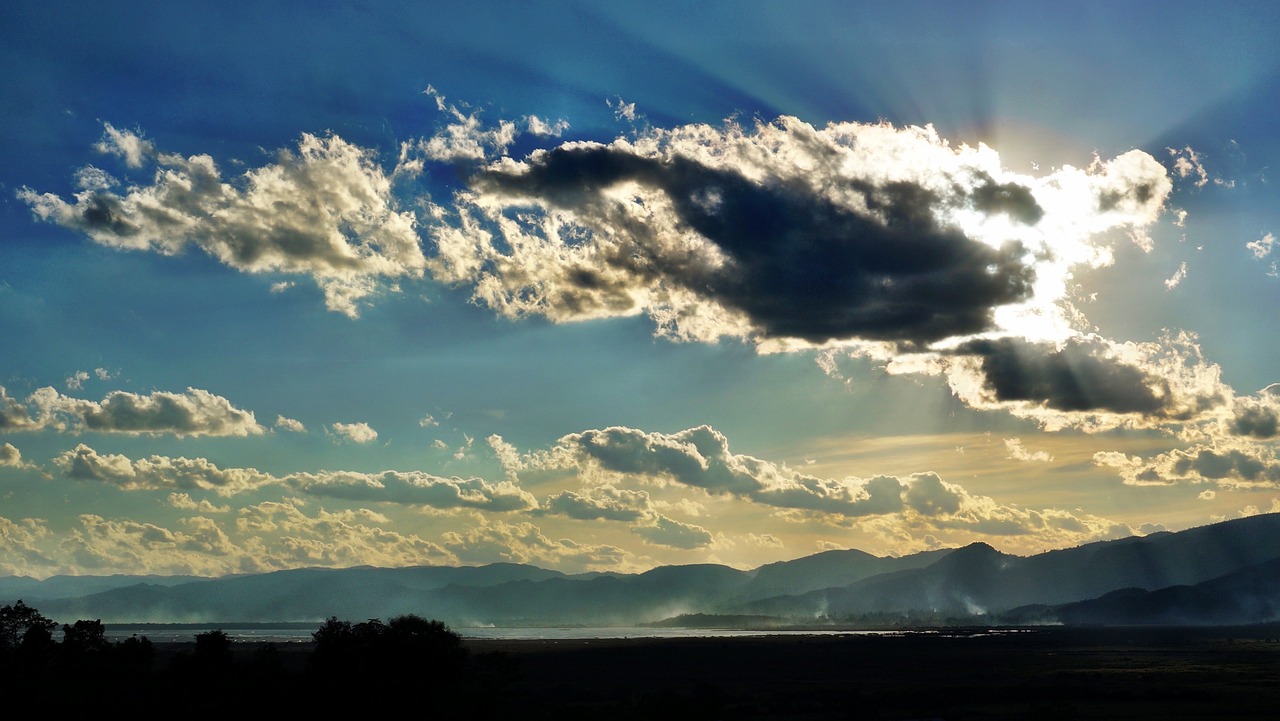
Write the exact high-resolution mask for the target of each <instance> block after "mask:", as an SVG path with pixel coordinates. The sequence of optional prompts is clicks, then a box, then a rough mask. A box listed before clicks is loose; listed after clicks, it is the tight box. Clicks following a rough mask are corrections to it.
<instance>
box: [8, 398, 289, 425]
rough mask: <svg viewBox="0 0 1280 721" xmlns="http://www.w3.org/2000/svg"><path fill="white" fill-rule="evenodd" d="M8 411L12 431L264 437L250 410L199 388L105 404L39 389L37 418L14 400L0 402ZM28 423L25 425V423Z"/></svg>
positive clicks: (33, 401)
mask: <svg viewBox="0 0 1280 721" xmlns="http://www.w3.org/2000/svg"><path fill="white" fill-rule="evenodd" d="M0 403H3V404H4V405H3V406H0V407H2V408H4V409H5V410H4V411H0V418H3V417H6V416H8V415H12V416H13V419H16V423H15V422H14V421H13V420H11V421H10V425H9V426H8V427H10V428H18V429H21V428H24V427H26V428H33V429H34V428H55V429H57V430H62V431H65V430H70V431H73V432H80V431H96V432H100V433H128V434H162V433H172V434H174V435H177V436H247V435H260V434H262V433H264V432H266V431H265V429H264V428H263V427H262V426H260V425H258V422H257V420H256V419H255V418H254V415H253V412H252V411H245V410H241V409H239V408H236V407H235V406H233V405H231V402H230V401H228V400H227V399H226V398H223V397H222V396H218V395H214V394H213V393H210V392H209V391H205V390H200V389H198V388H188V389H187V391H186V392H185V393H170V392H166V391H154V392H152V393H149V394H147V395H140V394H137V393H129V392H126V391H113V392H111V393H108V394H107V395H106V397H105V398H103V399H102V400H101V401H90V400H83V399H79V398H72V397H70V396H64V395H62V394H61V393H59V392H58V391H57V390H56V389H54V388H52V387H45V388H40V389H38V390H36V391H35V392H34V393H32V394H31V396H30V397H28V399H27V403H28V404H29V405H30V406H31V407H33V408H34V409H35V411H36V414H35V419H34V420H32V418H31V416H30V415H29V414H28V413H27V411H26V409H25V408H22V407H21V406H18V405H17V404H16V402H14V401H13V400H12V399H9V398H5V397H0ZM24 419H25V420H24Z"/></svg>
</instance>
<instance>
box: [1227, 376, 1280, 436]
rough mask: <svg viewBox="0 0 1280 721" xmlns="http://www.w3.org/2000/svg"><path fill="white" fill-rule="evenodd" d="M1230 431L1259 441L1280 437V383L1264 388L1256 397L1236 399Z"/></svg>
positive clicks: (1229, 425) (1229, 424)
mask: <svg viewBox="0 0 1280 721" xmlns="http://www.w3.org/2000/svg"><path fill="white" fill-rule="evenodd" d="M1228 430H1229V432H1230V433H1232V434H1234V435H1238V436H1245V437H1248V438H1255V439H1258V440H1267V439H1271V438H1275V437H1276V436H1278V435H1280V383H1276V384H1272V385H1269V386H1267V387H1266V388H1263V389H1262V390H1261V391H1259V392H1258V394H1257V396H1256V397H1241V398H1236V399H1235V402H1234V404H1233V407H1232V410H1231V419H1230V421H1228Z"/></svg>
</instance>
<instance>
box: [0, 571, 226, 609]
mask: <svg viewBox="0 0 1280 721" xmlns="http://www.w3.org/2000/svg"><path fill="white" fill-rule="evenodd" d="M198 580H202V579H201V578H200V577H199V576H125V575H114V576H50V577H48V578H46V579H43V580H41V579H36V578H31V577H29V576H0V599H10V598H12V599H18V598H21V599H23V600H25V601H27V602H30V603H34V602H35V601H39V600H43V599H48V598H74V597H76V596H86V595H88V594H91V593H100V592H102V591H110V590H111V589H113V588H124V587H125V586H136V585H137V584H139V583H149V584H152V585H156V586H177V585H178V584H181V583H190V582H192V581H198Z"/></svg>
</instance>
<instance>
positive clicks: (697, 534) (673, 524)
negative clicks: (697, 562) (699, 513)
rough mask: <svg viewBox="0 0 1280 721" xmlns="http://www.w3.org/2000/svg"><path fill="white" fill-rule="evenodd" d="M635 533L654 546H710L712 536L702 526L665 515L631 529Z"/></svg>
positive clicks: (683, 547)
mask: <svg viewBox="0 0 1280 721" xmlns="http://www.w3.org/2000/svg"><path fill="white" fill-rule="evenodd" d="M632 532H634V533H635V534H636V535H638V536H640V537H641V538H643V539H644V540H645V541H646V542H648V543H651V544H653V545H655V546H669V547H671V548H682V549H686V550H688V549H694V548H705V547H707V546H710V545H711V543H712V541H714V540H715V539H714V537H713V536H712V535H711V532H710V531H708V530H707V529H705V528H703V527H702V526H696V525H694V524H692V523H684V522H683V521H677V520H675V519H672V518H667V517H666V516H657V517H655V518H654V519H653V521H652V523H650V524H646V525H641V526H636V527H634V528H633V529H632Z"/></svg>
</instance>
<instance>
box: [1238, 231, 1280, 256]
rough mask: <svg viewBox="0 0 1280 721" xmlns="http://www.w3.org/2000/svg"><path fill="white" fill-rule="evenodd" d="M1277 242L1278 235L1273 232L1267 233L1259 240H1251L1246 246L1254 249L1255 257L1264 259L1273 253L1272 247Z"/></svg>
mask: <svg viewBox="0 0 1280 721" xmlns="http://www.w3.org/2000/svg"><path fill="white" fill-rule="evenodd" d="M1275 243H1276V237H1275V236H1274V235H1272V234H1271V233H1267V234H1265V235H1263V236H1262V237H1261V238H1259V239H1258V240H1253V241H1249V242H1248V243H1246V244H1245V246H1246V247H1247V248H1248V249H1249V250H1251V251H1253V257H1255V258H1257V259H1258V260H1262V259H1263V258H1265V257H1267V256H1268V255H1271V249H1272V248H1273V247H1274V246H1275Z"/></svg>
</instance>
